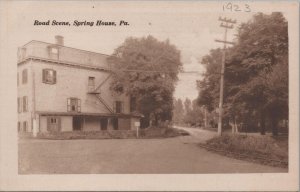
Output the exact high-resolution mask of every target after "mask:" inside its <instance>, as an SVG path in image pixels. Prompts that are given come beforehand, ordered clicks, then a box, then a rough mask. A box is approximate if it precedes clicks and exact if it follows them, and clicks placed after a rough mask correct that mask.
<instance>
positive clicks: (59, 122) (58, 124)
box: [57, 117, 61, 131]
mask: <svg viewBox="0 0 300 192" xmlns="http://www.w3.org/2000/svg"><path fill="white" fill-rule="evenodd" d="M57 126H58V130H59V131H61V119H60V117H57Z"/></svg>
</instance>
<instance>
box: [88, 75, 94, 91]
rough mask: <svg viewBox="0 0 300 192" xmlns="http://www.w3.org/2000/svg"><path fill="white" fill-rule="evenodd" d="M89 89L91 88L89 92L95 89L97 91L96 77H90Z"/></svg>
mask: <svg viewBox="0 0 300 192" xmlns="http://www.w3.org/2000/svg"><path fill="white" fill-rule="evenodd" d="M88 87H89V91H94V89H95V77H89V81H88Z"/></svg>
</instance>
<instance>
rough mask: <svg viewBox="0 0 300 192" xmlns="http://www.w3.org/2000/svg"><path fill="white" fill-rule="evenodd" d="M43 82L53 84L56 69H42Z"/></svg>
mask: <svg viewBox="0 0 300 192" xmlns="http://www.w3.org/2000/svg"><path fill="white" fill-rule="evenodd" d="M43 83H47V84H55V83H56V71H55V70H53V69H43Z"/></svg>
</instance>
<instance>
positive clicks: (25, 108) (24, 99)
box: [23, 96, 28, 112]
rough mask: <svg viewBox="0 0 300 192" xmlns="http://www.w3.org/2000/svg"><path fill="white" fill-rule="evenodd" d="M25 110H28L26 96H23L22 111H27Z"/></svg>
mask: <svg viewBox="0 0 300 192" xmlns="http://www.w3.org/2000/svg"><path fill="white" fill-rule="evenodd" d="M27 111H28V97H27V96H23V112H27Z"/></svg>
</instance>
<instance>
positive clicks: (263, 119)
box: [260, 110, 266, 135]
mask: <svg viewBox="0 0 300 192" xmlns="http://www.w3.org/2000/svg"><path fill="white" fill-rule="evenodd" d="M260 134H261V135H265V134H266V117H265V113H264V111H263V110H261V114H260Z"/></svg>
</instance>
